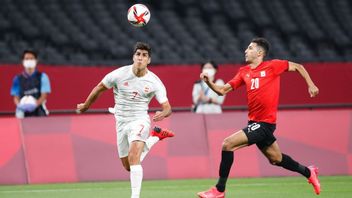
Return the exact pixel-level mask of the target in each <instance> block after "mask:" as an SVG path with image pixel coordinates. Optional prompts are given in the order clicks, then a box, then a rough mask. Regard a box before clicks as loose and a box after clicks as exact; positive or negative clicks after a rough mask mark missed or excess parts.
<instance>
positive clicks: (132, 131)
mask: <svg viewBox="0 0 352 198" xmlns="http://www.w3.org/2000/svg"><path fill="white" fill-rule="evenodd" d="M150 62H151V48H150V46H149V45H148V44H146V43H142V42H137V43H136V45H135V47H134V54H133V64H132V65H127V66H123V67H120V68H118V69H116V70H114V71H112V72H110V73H109V74H107V75H106V76H105V77H104V78H103V80H102V81H101V82H100V83H99V84H98V85H97V86H96V87H95V88H94V89H93V90H92V91H91V93H90V94H89V96H88V97H87V99H86V101H85V102H84V103H80V104H77V110H76V111H77V113H82V112H85V111H87V110H88V109H89V107H90V106H91V104H92V103H93V102H94V101H95V100H96V99H97V98H98V97H99V96H100V94H101V93H102V92H104V91H106V90H108V89H110V88H113V91H114V98H115V107H114V110H115V120H116V131H117V145H118V153H119V157H120V159H121V161H122V164H123V166H124V168H125V169H126V170H127V171H130V180H131V191H132V195H131V198H138V197H139V196H140V191H141V186H142V180H143V168H142V166H141V161H142V160H143V159H144V157H145V156H146V154H147V153H148V152H149V150H150V149H151V147H152V146H153V145H154V144H155V143H157V142H158V141H159V140H162V139H164V138H167V137H173V136H174V134H173V133H172V132H171V131H168V130H167V129H160V128H158V127H156V128H154V130H152V132H151V135H150V136H149V129H150V118H149V115H148V104H149V102H150V100H151V99H152V98H153V97H154V96H156V99H157V100H158V102H159V103H160V105H161V108H162V110H161V111H157V112H156V113H155V115H154V117H153V121H155V122H157V121H161V120H163V119H164V118H166V117H168V116H170V114H171V105H170V103H169V101H168V99H167V96H166V89H165V86H164V85H163V83H162V82H161V80H160V79H159V78H158V77H157V76H156V75H155V74H154V73H153V72H151V71H150V70H148V69H147V66H148V65H149V64H150Z"/></svg>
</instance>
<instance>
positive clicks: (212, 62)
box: [200, 60, 219, 70]
mask: <svg viewBox="0 0 352 198" xmlns="http://www.w3.org/2000/svg"><path fill="white" fill-rule="evenodd" d="M207 63H210V64H211V65H212V66H213V67H214V68H215V69H216V70H218V69H219V66H218V64H216V63H215V61H213V60H208V61H206V62H204V63H202V64H201V65H200V68H201V69H203V67H204V65H205V64H207Z"/></svg>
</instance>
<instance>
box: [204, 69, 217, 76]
mask: <svg viewBox="0 0 352 198" xmlns="http://www.w3.org/2000/svg"><path fill="white" fill-rule="evenodd" d="M203 73H207V74H208V76H209V77H213V76H214V75H215V69H211V68H209V69H203Z"/></svg>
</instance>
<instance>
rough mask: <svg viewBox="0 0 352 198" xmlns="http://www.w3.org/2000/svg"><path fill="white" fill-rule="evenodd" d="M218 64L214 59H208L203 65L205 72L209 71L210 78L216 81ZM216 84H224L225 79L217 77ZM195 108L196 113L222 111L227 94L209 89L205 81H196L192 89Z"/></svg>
mask: <svg viewBox="0 0 352 198" xmlns="http://www.w3.org/2000/svg"><path fill="white" fill-rule="evenodd" d="M218 68H219V67H218V65H217V64H216V63H215V62H214V61H208V62H205V63H203V64H202V65H201V69H202V72H203V73H207V74H208V76H209V80H211V81H212V82H214V80H215V74H216V72H217V70H218ZM215 84H216V85H219V86H221V85H224V81H223V80H221V79H216V81H215ZM192 97H193V108H192V110H193V111H194V112H196V113H205V114H209V113H222V109H221V105H222V103H223V102H224V99H225V96H219V95H218V94H216V93H215V92H214V91H213V90H211V89H209V87H208V85H207V84H205V83H204V81H196V83H194V85H193V91H192Z"/></svg>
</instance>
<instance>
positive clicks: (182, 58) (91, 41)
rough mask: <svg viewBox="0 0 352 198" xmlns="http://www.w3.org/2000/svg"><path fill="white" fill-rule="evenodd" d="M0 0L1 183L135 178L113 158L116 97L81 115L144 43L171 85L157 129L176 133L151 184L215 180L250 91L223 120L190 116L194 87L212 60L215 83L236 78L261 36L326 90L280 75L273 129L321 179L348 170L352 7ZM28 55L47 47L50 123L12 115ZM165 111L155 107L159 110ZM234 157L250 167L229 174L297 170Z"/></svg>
mask: <svg viewBox="0 0 352 198" xmlns="http://www.w3.org/2000/svg"><path fill="white" fill-rule="evenodd" d="M0 2H1V6H0V90H1V92H0V98H1V103H0V145H1V148H0V150H1V153H0V184H31V183H51V182H79V181H106V180H126V179H128V174H127V173H125V172H124V171H123V168H122V166H121V164H120V162H119V159H118V158H117V152H116V143H115V139H116V136H115V132H114V131H115V126H114V119H113V116H112V115H109V114H107V108H108V107H111V106H113V105H114V101H113V95H112V91H109V92H108V93H106V94H104V95H102V96H101V98H100V99H99V100H98V101H97V102H96V103H95V104H94V105H93V106H92V109H91V110H90V111H89V112H91V113H92V114H89V115H75V113H74V112H75V111H74V110H75V108H76V104H77V103H80V102H83V101H84V100H85V98H86V97H87V95H88V94H89V93H90V91H91V89H92V88H93V87H94V86H95V85H96V84H98V83H99V82H100V81H101V79H102V78H103V77H104V76H105V75H106V74H107V73H109V72H111V71H113V70H114V69H116V68H117V67H120V66H123V65H127V64H131V63H132V53H133V51H132V49H133V45H134V44H135V43H136V42H137V41H143V42H147V43H149V44H150V45H151V47H152V51H153V53H152V64H151V65H150V66H149V69H150V70H151V71H153V72H154V73H156V74H157V75H158V76H159V77H160V79H161V80H162V81H163V82H164V84H165V86H166V88H167V91H168V98H169V100H170V103H171V105H172V106H173V109H174V114H173V116H171V117H170V118H169V119H167V120H165V121H163V122H162V123H159V125H161V126H163V127H169V128H171V129H173V130H174V131H175V132H176V134H177V135H176V138H175V139H173V140H171V141H167V142H165V141H164V142H162V143H161V144H158V145H156V146H155V150H153V151H152V152H151V153H150V156H149V157H148V159H147V160H146V161H145V162H144V163H145V170H150V171H149V172H148V171H146V179H180V178H215V177H216V176H217V166H218V162H219V160H220V158H219V157H220V156H219V153H220V152H219V149H220V147H221V143H222V139H223V138H224V137H226V136H228V135H229V134H230V133H232V132H233V131H234V130H237V129H241V128H243V127H244V126H245V124H246V119H247V118H246V114H247V107H246V104H247V101H246V93H245V89H243V88H242V89H240V90H238V91H236V92H234V93H230V94H228V95H227V97H226V99H225V102H224V105H223V109H224V113H223V114H219V115H200V114H194V113H192V112H191V105H192V87H193V84H194V82H195V81H196V80H198V79H199V73H200V71H201V69H200V63H202V62H204V61H205V60H209V59H211V60H214V61H215V62H217V63H218V64H219V70H218V74H217V76H218V78H221V79H223V80H224V81H225V83H226V82H227V81H228V80H230V79H231V78H232V77H233V76H234V75H235V73H236V72H237V70H238V68H239V67H241V66H243V60H244V58H243V57H244V50H245V49H246V48H247V46H248V44H249V42H250V41H251V40H252V38H254V37H258V36H260V37H265V38H267V39H268V40H269V42H270V43H271V51H270V54H269V58H278V59H288V60H290V61H295V62H298V63H301V64H303V65H304V66H305V67H306V69H307V70H308V72H310V74H311V77H312V79H313V80H314V81H315V83H316V84H317V86H318V87H319V89H320V94H319V95H318V97H316V98H309V95H308V93H307V86H306V83H305V82H304V80H303V79H302V78H301V77H300V76H299V75H298V74H296V73H294V74H291V73H287V74H286V73H285V74H283V75H282V78H281V79H282V81H281V98H280V111H279V120H278V130H277V132H276V134H277V137H278V140H279V141H281V142H283V144H282V145H283V146H282V149H283V150H285V151H288V153H290V154H292V155H293V156H294V157H295V158H296V159H297V160H298V161H300V162H302V163H304V164H307V165H309V164H311V163H316V165H318V166H319V167H321V170H322V172H321V174H322V175H351V174H352V157H351V156H352V91H351V85H352V2H351V1H349V0H290V1H285V0H203V1H197V0H153V1H138V2H136V1H131V0H128V1H127V0H1V1H0ZM134 3H144V4H145V5H147V7H148V8H149V9H150V12H151V20H150V22H149V23H148V24H147V26H145V27H143V28H136V27H133V26H131V25H130V24H129V23H128V21H127V10H128V8H129V7H130V6H131V5H133V4H134ZM24 49H35V50H37V51H38V52H39V61H40V62H39V66H38V69H39V70H40V71H44V72H45V73H47V74H48V76H49V78H50V81H51V86H52V93H51V94H49V96H48V102H47V107H48V109H49V111H50V112H51V114H50V115H49V117H46V118H25V119H22V120H19V119H16V118H15V117H14V111H15V105H14V104H13V99H12V97H11V96H10V87H11V84H12V80H13V78H14V76H15V75H16V74H18V73H20V72H21V71H22V70H23V67H22V65H21V54H22V51H23V50H24ZM158 108H159V104H157V102H156V101H155V100H153V101H152V102H151V110H152V112H151V115H153V111H154V110H156V109H158ZM189 134H191V135H189ZM317 134H318V135H317ZM190 136H191V138H189V137H190ZM180 148H181V149H180ZM236 159H239V161H240V160H242V161H247V163H243V162H242V164H241V163H239V165H238V166H237V165H236V166H237V170H238V171H236V172H234V171H233V172H232V173H231V177H263V176H287V175H288V176H292V175H295V174H291V173H289V172H287V171H283V170H281V169H277V168H275V167H272V166H270V165H269V164H268V163H267V161H266V159H264V157H263V156H262V155H261V154H260V152H258V151H257V150H256V148H255V147H251V148H250V149H248V150H244V151H241V152H239V154H238V156H237V157H236ZM195 160H197V161H198V162H200V163H194V161H195ZM248 162H250V163H248ZM155 164H158V165H160V167H162V168H159V169H156V168H155ZM199 164H203V165H202V166H201V167H199V166H198V165H199ZM253 170H254V171H253Z"/></svg>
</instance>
